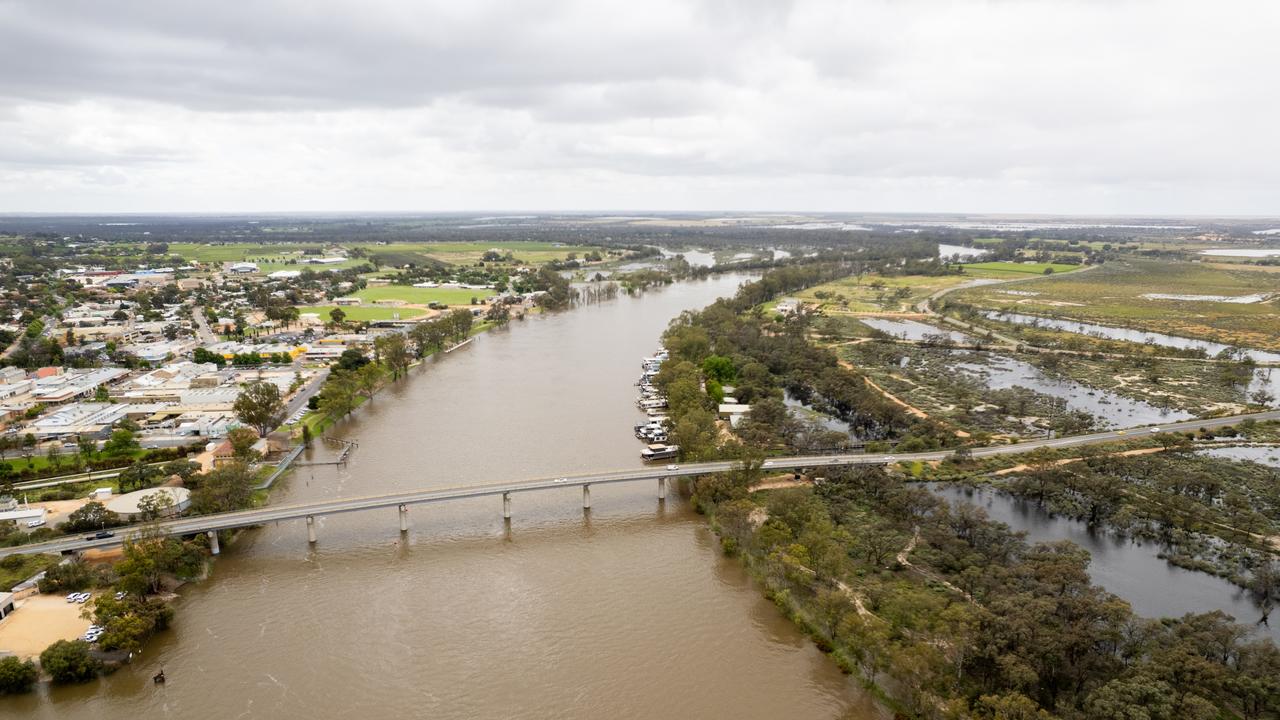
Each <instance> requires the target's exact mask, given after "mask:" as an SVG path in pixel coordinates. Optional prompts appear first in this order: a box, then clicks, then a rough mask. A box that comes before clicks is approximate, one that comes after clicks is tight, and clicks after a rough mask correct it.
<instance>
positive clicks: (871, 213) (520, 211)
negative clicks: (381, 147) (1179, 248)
mask: <svg viewBox="0 0 1280 720" xmlns="http://www.w3.org/2000/svg"><path fill="white" fill-rule="evenodd" d="M472 215H484V216H487V215H493V216H494V217H495V218H503V217H505V218H512V219H515V218H519V217H521V216H530V217H542V216H546V217H551V216H558V215H571V216H573V215H580V216H588V217H620V218H625V217H630V216H653V217H673V216H681V215H697V216H709V217H755V216H761V217H768V216H772V217H797V218H801V217H863V218H865V217H898V218H926V217H940V218H944V217H959V218H1009V219H1095V220H1097V219H1106V220H1111V219H1161V220H1241V221H1251V220H1277V221H1280V211H1278V212H1277V213H1276V214H1273V215H1272V214H1229V213H1218V214H1214V213H1207V214H1206V213H1195V214H1191V213H1182V214H1176V213H1066V212H1043V213H1039V212H981V211H945V210H931V211H906V210H654V209H636V208H630V209H627V208H623V209H618V208H614V209H608V210H581V209H578V210H540V209H530V208H505V209H502V208H486V209H477V210H358V209H352V210H111V211H6V210H0V218H58V217H68V218H71V217H76V218H94V217H255V216H261V217H270V216H296V217H425V216H472Z"/></svg>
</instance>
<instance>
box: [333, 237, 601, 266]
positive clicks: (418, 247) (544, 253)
mask: <svg viewBox="0 0 1280 720" xmlns="http://www.w3.org/2000/svg"><path fill="white" fill-rule="evenodd" d="M353 247H356V246H353ZM359 247H363V248H365V250H366V251H368V252H369V253H389V254H396V253H420V254H423V255H426V256H427V257H432V258H435V259H437V260H441V261H443V262H447V263H450V264H452V265H472V264H475V263H476V262H478V261H479V260H480V258H481V257H482V256H483V255H484V254H485V252H487V251H489V250H499V251H501V252H503V253H506V252H508V251H510V252H511V254H512V255H513V256H515V258H516V259H517V260H521V261H523V262H527V263H533V264H538V263H545V262H549V261H551V260H564V259H566V258H567V257H568V256H569V254H570V253H576V254H577V256H578V257H579V258H581V257H582V256H583V255H584V254H586V253H588V252H590V251H592V250H597V249H599V248H595V247H592V246H589V245H564V246H561V247H557V246H556V244H555V243H549V242H456V243H388V244H386V245H360V246H359ZM602 254H603V253H602Z"/></svg>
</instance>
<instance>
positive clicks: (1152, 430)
mask: <svg viewBox="0 0 1280 720" xmlns="http://www.w3.org/2000/svg"><path fill="white" fill-rule="evenodd" d="M1151 432H1153V433H1158V432H1160V428H1151Z"/></svg>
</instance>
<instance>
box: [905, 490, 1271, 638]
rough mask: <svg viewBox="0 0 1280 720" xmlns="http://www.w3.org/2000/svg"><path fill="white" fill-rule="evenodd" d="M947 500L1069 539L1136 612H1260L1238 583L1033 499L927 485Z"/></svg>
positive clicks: (1245, 615)
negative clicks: (1185, 565) (1093, 527)
mask: <svg viewBox="0 0 1280 720" xmlns="http://www.w3.org/2000/svg"><path fill="white" fill-rule="evenodd" d="M930 489H931V490H933V491H934V492H936V493H937V494H939V495H940V496H942V497H944V498H946V499H947V500H948V501H950V502H951V503H953V504H954V503H960V502H964V503H969V504H972V505H977V506H978V507H981V508H982V509H983V510H985V511H986V512H987V515H988V516H989V517H990V518H991V519H992V520H998V521H1000V522H1002V523H1005V524H1006V525H1008V526H1009V527H1011V528H1013V529H1014V530H1020V531H1022V532H1025V533H1026V534H1027V540H1028V541H1029V542H1056V541H1059V540H1070V541H1071V542H1073V543H1075V544H1077V545H1079V546H1080V547H1082V548H1084V549H1085V550H1088V551H1089V555H1090V562H1089V576H1090V577H1091V578H1092V580H1093V582H1094V583H1096V584H1098V585H1101V586H1102V587H1104V588H1106V589H1107V590H1108V591H1110V592H1112V593H1115V594H1116V595H1118V596H1120V597H1122V598H1124V599H1125V600H1127V601H1128V602H1129V605H1130V606H1132V607H1133V611H1134V612H1135V613H1137V614H1138V615H1141V616H1143V617H1149V618H1159V617H1180V616H1182V615H1184V614H1186V613H1202V612H1212V611H1214V610H1221V611H1222V612H1224V613H1226V614H1228V615H1231V616H1232V617H1234V618H1235V619H1236V621H1237V622H1239V623H1242V624H1244V625H1250V626H1253V625H1254V623H1255V622H1257V620H1258V618H1259V617H1260V616H1261V612H1260V611H1259V610H1258V608H1257V607H1256V606H1255V605H1254V604H1253V602H1252V601H1251V600H1250V599H1249V597H1248V594H1247V593H1246V592H1245V591H1244V590H1242V589H1241V588H1238V587H1236V586H1235V585H1232V584H1231V583H1229V582H1227V581H1226V580H1223V579H1222V578H1219V577H1215V576H1213V575H1209V574H1207V573H1202V572H1196V571H1193V570H1185V569H1183V568H1179V567H1175V566H1173V565H1170V564H1169V563H1168V562H1166V561H1165V560H1163V559H1162V558H1160V557H1159V552H1160V546H1159V545H1158V544H1156V543H1152V542H1138V541H1135V540H1129V539H1126V538H1121V537H1117V536H1115V535H1112V534H1109V533H1106V532H1099V531H1096V530H1091V529H1090V528H1089V526H1088V525H1087V524H1086V523H1083V522H1080V521H1078V520H1073V519H1071V518H1066V517H1061V516H1057V515H1053V514H1052V513H1049V512H1047V511H1045V510H1044V509H1042V508H1040V507H1039V506H1037V505H1036V504H1035V503H1034V502H1029V501H1027V500H1022V499H1020V498H1017V497H1014V496H1012V495H1008V494H1006V493H1002V492H998V491H995V490H990V489H977V490H975V489H972V488H966V487H959V486H952V485H930ZM1254 633H1255V634H1256V635H1258V636H1264V635H1269V636H1270V637H1271V638H1272V639H1273V640H1276V641H1277V642H1280V624H1278V623H1273V626H1272V627H1267V626H1256V627H1255V628H1254Z"/></svg>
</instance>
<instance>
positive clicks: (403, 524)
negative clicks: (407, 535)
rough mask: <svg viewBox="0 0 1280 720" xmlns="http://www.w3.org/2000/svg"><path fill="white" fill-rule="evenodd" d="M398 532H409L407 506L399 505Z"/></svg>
mask: <svg viewBox="0 0 1280 720" xmlns="http://www.w3.org/2000/svg"><path fill="white" fill-rule="evenodd" d="M400 532H402V533H404V532H409V506H408V505H401V506H400Z"/></svg>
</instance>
